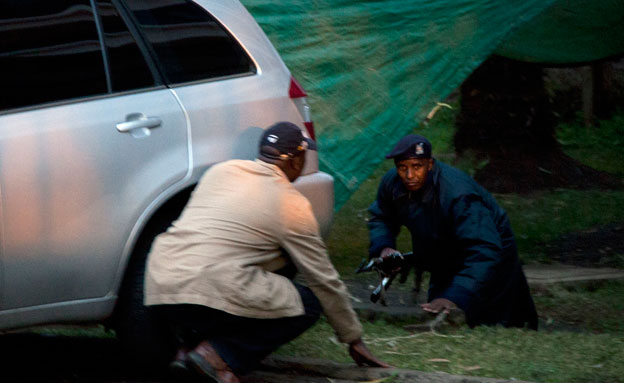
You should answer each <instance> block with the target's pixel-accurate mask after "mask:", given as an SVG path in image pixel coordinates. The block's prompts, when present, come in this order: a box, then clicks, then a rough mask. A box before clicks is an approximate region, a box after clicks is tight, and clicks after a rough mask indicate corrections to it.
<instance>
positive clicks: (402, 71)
mask: <svg viewBox="0 0 624 383" xmlns="http://www.w3.org/2000/svg"><path fill="white" fill-rule="evenodd" d="M242 2H243V4H244V5H245V6H246V7H247V9H248V10H249V11H250V12H251V13H252V15H253V16H254V17H255V18H256V20H257V21H258V23H259V24H260V25H261V27H262V28H263V29H264V31H265V32H266V33H267V35H268V36H269V38H270V39H271V41H272V42H273V44H274V45H275V47H276V48H277V50H278V51H279V52H280V54H281V55H282V57H283V58H284V60H285V62H286V64H287V65H288V67H289V68H290V69H291V71H292V72H293V74H294V75H295V77H296V78H297V79H298V80H299V82H300V83H301V84H302V85H303V87H304V88H305V89H306V91H307V92H308V94H309V101H310V104H311V107H312V113H313V116H314V120H315V125H316V129H317V131H316V134H317V139H318V142H319V146H320V161H321V168H322V169H323V170H324V171H327V172H329V173H330V174H332V175H333V176H334V177H335V179H336V194H335V195H336V208H339V207H340V206H342V204H343V203H344V202H345V201H346V200H347V199H348V198H349V196H350V195H351V194H352V193H353V191H355V190H356V189H357V187H358V186H359V185H360V183H361V182H362V181H363V180H365V179H366V177H367V176H368V175H369V174H370V173H371V172H372V171H373V170H374V169H375V168H376V166H378V165H379V163H380V162H381V161H383V158H384V154H385V153H386V152H387V151H388V150H389V149H390V148H391V147H392V145H393V144H394V143H395V142H396V141H397V140H398V139H400V138H401V137H402V136H403V135H404V134H406V133H408V132H411V131H413V129H414V128H415V127H417V125H418V123H419V122H420V121H421V120H422V118H423V117H424V116H426V114H427V112H428V111H429V110H431V108H433V107H434V106H435V103H436V102H437V101H441V100H443V99H444V98H445V97H446V96H447V95H448V94H449V93H450V92H451V91H452V90H453V89H455V88H456V87H457V86H459V85H460V84H461V82H462V81H463V80H464V79H465V78H466V77H468V75H469V74H470V73H471V72H472V71H473V70H474V69H475V68H476V67H477V66H478V65H479V64H480V63H481V62H482V61H484V60H485V59H486V58H487V57H488V56H489V55H491V54H492V53H493V52H495V51H496V52H497V53H502V54H504V55H508V56H510V57H512V58H521V59H530V60H532V61H544V60H542V59H543V58H546V60H545V61H550V62H555V60H554V57H565V59H564V60H565V61H568V62H570V61H574V62H576V61H588V60H592V59H596V58H602V57H604V56H605V55H610V54H613V53H618V52H622V51H624V49H623V48H622V43H623V42H624V33H623V28H624V26H623V25H624V23H622V17H623V12H622V3H623V2H624V0H603V1H595V0H523V1H517V0H516V1H511V0H452V1H451V0H443V1H442V0H439V1H436V0H410V1H406V0H385V1H382V0H379V1H373V0H368V1H366V0H281V1H268V0H242ZM593 3H597V4H593ZM598 3H599V4H598ZM600 4H604V6H601V5H600ZM585 6H591V9H592V13H591V15H590V16H589V17H591V18H592V20H591V22H590V21H589V20H587V19H586V18H585V16H583V15H584V13H583V11H582V10H580V9H579V7H581V8H582V7H585ZM606 8H608V9H606ZM570 10H575V12H576V13H574V12H571V11H570ZM603 17H606V18H605V19H604V20H608V23H607V24H608V25H606V26H605V24H604V23H601V22H599V20H601V18H603ZM553 20H556V22H554V21H553ZM603 33H609V39H606V38H605V36H604V35H603ZM551 37H552V38H553V39H554V38H555V37H556V42H552V43H551V42H550V41H551V40H550V38H551ZM581 40H582V41H585V43H583V44H580V43H579V41H581ZM597 40H600V43H596V44H594V43H592V42H595V41H597ZM613 40H617V42H616V43H612V42H610V41H613ZM553 41H554V40H553ZM579 44H580V45H579ZM554 47H556V48H557V49H556V50H555V49H553V48H554ZM579 47H580V48H581V51H579ZM497 48H498V50H497ZM556 62H561V61H560V60H558V61H556ZM434 152H435V148H434ZM372 198H373V196H371V199H372Z"/></svg>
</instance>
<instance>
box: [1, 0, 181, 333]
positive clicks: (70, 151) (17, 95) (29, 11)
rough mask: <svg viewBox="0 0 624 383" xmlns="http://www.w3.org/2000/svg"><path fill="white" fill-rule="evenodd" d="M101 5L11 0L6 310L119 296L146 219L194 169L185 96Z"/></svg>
mask: <svg viewBox="0 0 624 383" xmlns="http://www.w3.org/2000/svg"><path fill="white" fill-rule="evenodd" d="M13 3H15V4H13ZM26 3H27V4H26ZM94 3H95V4H96V10H95V11H94V9H92V7H91V4H92V2H91V1H90V0H63V1H53V2H51V1H46V0H32V1H26V2H24V3H23V2H10V4H7V2H5V3H4V4H2V5H1V6H0V67H1V68H2V71H0V81H1V83H2V84H3V89H2V90H1V92H2V93H1V95H0V190H2V195H1V198H2V200H1V202H2V206H1V208H0V212H1V216H0V218H1V219H2V225H3V228H4V230H3V232H2V240H1V244H2V245H3V246H4V248H3V252H2V253H1V255H2V262H3V266H4V273H3V275H4V284H3V291H2V293H3V295H2V299H0V310H10V311H15V310H23V309H26V308H29V307H34V306H40V305H45V304H52V303H58V302H65V301H72V300H79V299H88V298H96V297H101V296H104V295H106V294H108V293H110V291H111V289H112V287H113V285H114V284H115V281H116V278H118V275H117V274H118V272H119V265H120V260H121V256H122V254H123V253H124V251H125V248H126V247H127V246H128V238H129V237H130V236H131V233H132V231H133V229H135V228H136V226H135V225H136V223H137V222H138V220H139V218H140V216H141V215H142V214H143V213H144V212H145V211H146V209H147V207H148V205H149V204H150V203H152V202H153V201H154V200H155V199H156V198H157V197H158V196H159V195H160V194H161V193H163V191H165V190H166V189H167V188H169V187H171V186H172V185H173V184H175V183H176V182H179V181H180V180H182V179H183V178H184V177H185V175H186V174H187V171H188V166H189V153H188V141H187V128H188V126H187V123H186V117H185V115H184V112H183V110H182V108H181V107H180V105H179V103H178V101H177V98H176V96H175V95H174V94H173V92H171V91H170V90H169V89H167V88H165V87H164V86H162V85H159V84H161V83H162V82H161V81H160V80H159V78H158V77H159V75H158V72H157V70H156V69H155V68H154V65H153V64H150V62H149V60H145V59H144V57H145V56H146V55H145V53H146V52H145V49H144V47H142V46H141V45H140V44H137V43H136V41H137V39H135V38H134V37H133V33H135V32H134V31H132V29H131V28H127V24H126V23H124V20H123V18H122V14H120V12H118V10H117V9H116V8H115V6H114V5H113V3H112V2H111V1H110V0H97V1H95V2H94ZM98 26H99V29H98V28H97V27H98ZM1 318H2V317H1V316H0V326H1V325H2V319H1Z"/></svg>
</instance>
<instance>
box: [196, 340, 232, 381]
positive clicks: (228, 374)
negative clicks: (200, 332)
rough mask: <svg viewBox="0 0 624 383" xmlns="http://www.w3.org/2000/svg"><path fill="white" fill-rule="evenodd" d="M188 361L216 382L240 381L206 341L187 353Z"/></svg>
mask: <svg viewBox="0 0 624 383" xmlns="http://www.w3.org/2000/svg"><path fill="white" fill-rule="evenodd" d="M188 361H189V364H190V365H191V366H193V367H194V368H195V370H197V372H199V373H200V374H202V375H204V376H207V377H209V378H211V379H212V380H213V381H214V382H217V383H240V381H239V380H238V377H237V376H236V375H234V373H233V372H232V370H231V369H230V367H229V366H228V365H227V363H225V361H224V360H223V359H221V357H220V356H219V354H218V353H217V351H216V350H215V349H214V348H213V347H212V345H211V344H210V343H209V342H208V341H203V342H201V343H200V344H199V345H197V347H195V349H194V350H193V351H191V352H189V353H188Z"/></svg>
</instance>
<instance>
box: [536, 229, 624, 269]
mask: <svg viewBox="0 0 624 383" xmlns="http://www.w3.org/2000/svg"><path fill="white" fill-rule="evenodd" d="M544 246H545V250H546V254H547V255H548V256H549V258H550V259H552V260H553V261H556V262H560V263H564V264H568V265H574V266H581V267H615V268H624V222H617V223H614V224H610V225H606V226H601V227H596V228H592V229H589V230H584V231H580V232H576V233H570V234H566V235H563V236H561V237H560V238H559V239H557V240H556V241H553V242H549V243H547V244H545V245H544Z"/></svg>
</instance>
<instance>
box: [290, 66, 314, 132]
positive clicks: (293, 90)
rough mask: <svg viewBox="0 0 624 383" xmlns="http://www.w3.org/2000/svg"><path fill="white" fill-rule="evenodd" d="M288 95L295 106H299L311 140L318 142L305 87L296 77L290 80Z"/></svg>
mask: <svg viewBox="0 0 624 383" xmlns="http://www.w3.org/2000/svg"><path fill="white" fill-rule="evenodd" d="M288 95H289V96H290V98H292V99H293V101H295V105H297V109H299V113H301V117H302V118H303V125H304V126H305V128H306V130H307V131H308V134H309V135H310V138H312V139H313V140H316V134H315V133H314V122H313V121H312V118H311V117H310V106H309V105H308V101H307V100H306V97H308V95H307V93H306V92H305V90H303V87H302V86H301V85H300V84H299V83H298V82H297V80H295V78H294V77H291V78H290V89H288Z"/></svg>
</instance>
